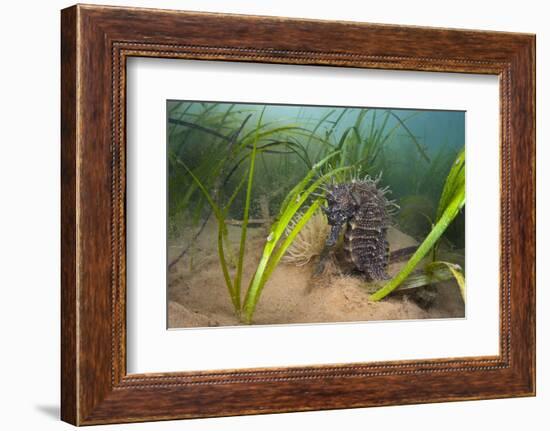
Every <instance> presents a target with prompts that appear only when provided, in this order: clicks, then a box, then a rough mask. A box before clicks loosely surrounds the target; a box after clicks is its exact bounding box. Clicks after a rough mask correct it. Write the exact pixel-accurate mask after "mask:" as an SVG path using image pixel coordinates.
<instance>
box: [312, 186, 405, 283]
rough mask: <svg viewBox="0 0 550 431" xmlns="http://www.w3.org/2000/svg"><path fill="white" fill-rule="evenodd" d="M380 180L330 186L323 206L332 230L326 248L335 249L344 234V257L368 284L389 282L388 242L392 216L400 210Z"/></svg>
mask: <svg viewBox="0 0 550 431" xmlns="http://www.w3.org/2000/svg"><path fill="white" fill-rule="evenodd" d="M379 180H380V177H378V178H377V179H372V178H370V177H368V176H367V177H365V178H364V179H361V180H352V181H351V182H347V183H342V184H333V185H329V186H326V188H325V197H326V201H327V206H326V207H325V206H323V207H322V208H323V211H324V212H325V214H326V216H327V220H328V224H329V225H330V226H331V230H330V233H329V234H328V237H327V240H326V243H325V248H326V249H330V248H331V247H333V246H334V245H335V244H336V242H337V241H338V238H339V236H340V232H341V231H342V230H344V231H345V233H344V255H345V259H346V260H347V262H348V263H350V264H351V265H353V267H354V268H355V269H357V270H358V271H360V272H362V273H363V274H364V275H365V278H366V279H367V280H368V281H374V280H386V279H389V278H390V277H389V276H388V274H387V272H386V269H387V266H388V262H389V258H390V254H389V244H388V240H387V238H386V235H387V230H388V227H389V225H390V221H391V214H393V213H394V212H395V210H396V209H397V208H398V206H397V205H396V204H395V203H394V202H393V201H392V200H389V199H387V197H386V194H387V193H388V191H389V188H388V187H386V188H378V182H379Z"/></svg>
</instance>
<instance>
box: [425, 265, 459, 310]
mask: <svg viewBox="0 0 550 431" xmlns="http://www.w3.org/2000/svg"><path fill="white" fill-rule="evenodd" d="M440 267H444V268H447V269H448V270H449V271H450V273H451V274H452V276H453V277H454V279H455V280H456V283H457V284H458V288H459V290H460V295H461V296H462V299H463V300H464V302H466V281H465V280H464V274H463V273H462V270H461V268H460V266H459V265H457V264H454V263H451V262H445V261H441V260H439V261H437V262H432V263H429V264H428V265H427V266H426V269H427V270H428V271H437V270H438V268H440Z"/></svg>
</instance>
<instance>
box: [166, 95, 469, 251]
mask: <svg viewBox="0 0 550 431" xmlns="http://www.w3.org/2000/svg"><path fill="white" fill-rule="evenodd" d="M167 117H168V119H167V128H168V154H169V160H168V190H169V195H168V201H169V215H168V221H169V234H171V235H177V233H178V231H179V230H180V229H181V228H182V227H189V225H196V226H199V225H200V223H201V221H202V220H204V219H205V217H209V216H210V213H211V207H210V205H209V204H208V201H207V199H205V195H204V193H202V192H201V190H199V189H198V188H197V187H196V182H194V181H193V179H192V178H191V177H190V175H189V172H188V170H187V168H188V169H189V170H191V171H192V172H193V173H194V174H195V175H196V178H197V179H199V180H200V182H201V183H202V184H203V185H204V187H205V188H206V189H207V190H208V191H209V192H210V194H211V197H212V199H215V200H216V202H218V203H220V204H221V206H224V205H226V204H228V203H229V202H230V201H231V205H229V206H228V208H227V217H230V218H233V219H240V218H242V214H243V209H244V202H245V198H246V193H245V189H246V187H243V184H242V182H244V181H245V180H246V176H247V172H248V169H249V165H250V158H251V157H250V156H251V153H252V150H253V147H254V145H256V148H257V157H256V159H255V164H256V169H255V171H254V177H253V188H252V190H251V206H250V217H251V218H253V219H254V218H256V219H260V218H261V217H262V214H263V213H265V212H266V211H265V208H266V206H267V208H268V213H269V214H270V215H275V214H277V212H278V209H279V207H280V205H281V203H282V202H283V200H284V197H285V196H286V195H287V193H288V192H289V191H290V190H291V189H292V188H293V187H294V186H295V185H296V184H297V183H298V182H299V181H300V180H301V179H302V178H304V176H305V175H306V174H307V173H308V172H309V171H310V170H311V169H312V167H313V166H315V164H316V163H317V162H319V161H320V160H322V159H323V158H325V157H326V156H327V155H330V154H331V153H333V152H335V151H339V153H338V155H337V156H335V157H334V160H332V161H331V166H332V165H336V166H354V173H355V175H359V176H363V175H367V174H368V175H370V176H373V177H374V176H378V175H382V179H381V183H382V185H384V186H385V185H387V186H389V187H390V190H391V191H392V198H393V199H395V200H396V201H397V203H398V204H399V205H400V207H401V209H400V212H399V213H398V215H396V216H395V220H394V223H395V225H396V226H397V227H398V228H399V229H400V230H402V231H404V232H406V233H408V234H410V235H412V236H414V237H417V238H418V239H422V237H423V236H425V235H426V234H427V233H428V232H429V230H430V228H431V224H432V223H433V221H434V217H435V212H436V209H437V206H438V202H439V198H440V195H441V191H442V188H443V184H444V182H445V179H446V177H447V174H448V172H449V169H450V167H451V166H452V163H453V162H454V160H455V157H456V155H457V154H458V153H459V151H460V150H462V149H463V148H464V140H465V113H464V112H463V111H436V110H433V111H431V110H411V109H395V108H356V107H354V108H348V107H319V106H295V105H262V104H232V103H212V102H186V101H168V102H167ZM184 166H186V167H187V168H186V167H184ZM327 166H328V165H327ZM342 181H344V179H342ZM239 187H240V188H239ZM262 205H263V207H262ZM262 211H263V213H262ZM264 215H265V214H264ZM445 237H446V240H447V243H448V245H449V247H452V248H463V247H464V216H463V214H461V215H459V217H457V219H455V221H454V222H453V224H452V225H451V226H450V227H449V229H448V230H447V232H446V234H445Z"/></svg>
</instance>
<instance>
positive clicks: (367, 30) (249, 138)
mask: <svg viewBox="0 0 550 431" xmlns="http://www.w3.org/2000/svg"><path fill="white" fill-rule="evenodd" d="M61 16H62V25H61V49H62V64H61V72H62V77H61V79H62V81H61V82H62V94H61V107H62V109H61V111H62V112H61V117H62V153H61V161H62V184H61V188H62V286H61V290H62V326H61V330H62V331H61V332H62V333H61V339H62V345H61V351H62V364H61V366H62V382H61V397H62V399H61V415H62V419H63V420H65V421H67V422H69V423H72V424H75V425H92V424H105V423H119V422H138V421H153V420H167V419H179V418H196V417H212V416H228V415H242V414H257V413H274V412H290V411H307V410H321V409H340V408H353V407H368V406H382V405H396V404H413V403H430V402H441V401H455V400H474V399H490V398H502V397H515V396H533V395H534V394H535V108H534V106H535V105H534V101H535V76H534V74H535V36H534V35H529V34H514V33H504V32H502V33H501V32H487V31H473V30H451V29H440V28H423V27H403V26H391V25H379V24H366V23H354V22H331V21H314V20H298V19H287V18H278V17H255V16H241V15H221V14H212V13H197V12H180V11H168V10H152V9H134V8H119V7H104V6H93V5H77V6H73V7H70V8H68V9H64V10H63V11H62V14H61Z"/></svg>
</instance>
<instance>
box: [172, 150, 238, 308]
mask: <svg viewBox="0 0 550 431" xmlns="http://www.w3.org/2000/svg"><path fill="white" fill-rule="evenodd" d="M177 161H178V163H180V164H181V165H182V166H183V167H184V168H185V169H186V170H187V172H188V173H189V175H190V176H191V178H193V181H194V182H195V183H196V184H197V187H198V188H199V189H200V191H201V192H202V193H203V195H204V197H205V198H206V200H207V201H208V203H209V204H210V206H211V207H212V210H213V211H214V215H215V216H216V219H217V221H218V255H219V257H220V265H221V267H222V272H223V278H224V280H225V284H226V286H227V290H228V291H229V296H230V297H231V302H232V303H233V307H235V312H236V313H238V312H239V309H240V298H238V297H237V296H236V292H235V289H234V288H233V284H232V283H231V277H230V275H229V269H228V267H227V262H226V260H225V253H224V250H223V237H224V234H225V232H226V231H227V226H226V224H225V217H224V212H223V211H222V210H221V209H220V208H219V207H218V205H216V203H215V202H214V200H213V199H212V197H211V196H210V193H208V190H206V187H204V185H203V184H202V183H201V181H200V180H199V179H198V178H197V177H196V176H195V174H194V173H193V171H191V169H189V168H188V167H187V165H186V164H185V163H184V162H183V161H181V160H179V159H177Z"/></svg>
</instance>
